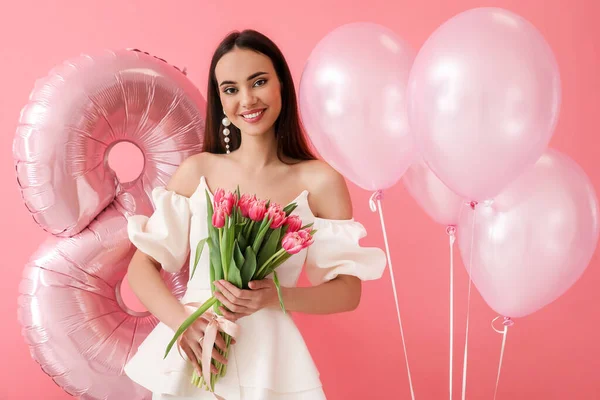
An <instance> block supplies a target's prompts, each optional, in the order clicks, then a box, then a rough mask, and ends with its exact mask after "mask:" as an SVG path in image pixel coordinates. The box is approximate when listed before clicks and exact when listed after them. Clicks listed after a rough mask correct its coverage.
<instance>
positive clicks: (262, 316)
mask: <svg viewBox="0 0 600 400" xmlns="http://www.w3.org/2000/svg"><path fill="white" fill-rule="evenodd" d="M205 190H206V191H208V193H209V196H210V198H211V199H212V193H210V192H209V189H208V186H207V184H206V181H205V178H204V177H202V178H201V180H200V184H199V185H198V187H197V189H196V191H195V192H194V194H193V195H192V196H191V197H189V198H188V197H185V196H182V195H179V194H177V193H175V192H173V191H168V190H166V188H164V187H157V188H155V189H154V190H153V191H152V199H153V202H154V206H155V211H154V213H153V214H152V216H150V217H146V216H143V215H134V216H131V217H129V218H128V234H129V239H130V240H131V242H132V243H133V244H134V245H135V246H136V247H137V248H138V249H139V250H141V251H143V252H144V253H146V254H148V255H150V256H152V257H153V258H154V259H155V260H157V261H158V262H160V264H161V265H162V267H163V268H164V269H165V270H166V271H169V272H177V271H178V270H179V269H180V268H181V267H182V266H183V265H184V264H185V262H186V261H188V260H190V262H193V260H194V259H195V249H196V244H197V243H198V241H199V240H201V239H203V238H205V237H206V236H207V221H206V219H207V207H206V195H205ZM307 196H308V191H306V190H305V191H303V192H302V193H301V194H300V195H298V197H297V198H296V199H295V200H294V201H293V202H295V203H296V204H297V208H296V209H295V210H294V212H293V214H297V215H298V216H299V217H300V218H301V219H302V222H303V224H307V223H310V222H314V225H313V227H314V229H317V232H316V233H315V236H314V243H313V244H312V245H311V246H309V247H308V248H307V249H304V250H302V251H301V252H299V253H297V254H295V255H293V256H292V257H290V258H289V259H288V260H287V261H286V262H285V263H284V264H282V265H280V266H279V267H278V269H277V274H278V277H279V280H280V283H281V285H282V286H285V287H294V286H296V284H297V281H298V277H299V276H300V273H301V271H302V267H303V266H305V268H306V275H307V277H308V279H309V281H310V282H311V283H312V284H313V285H318V284H320V283H323V282H326V281H328V280H331V279H333V278H335V277H336V276H337V275H338V274H346V275H354V276H357V277H359V278H360V279H362V280H372V279H378V278H380V277H381V276H382V274H383V271H384V269H385V266H386V256H385V253H384V252H383V251H382V250H381V249H379V248H376V247H369V248H367V247H361V246H360V245H359V240H360V239H361V238H363V237H364V236H366V230H365V228H364V227H363V225H362V224H360V223H359V222H357V221H355V220H354V219H347V220H330V219H323V218H318V217H315V216H314V215H313V214H312V212H311V210H310V207H309V205H308V200H307ZM210 296H211V292H210V278H209V252H208V251H203V253H202V256H201V258H200V261H199V263H198V267H197V269H196V272H195V274H194V277H193V279H192V280H191V281H189V282H188V288H187V292H186V294H185V295H184V297H183V298H182V299H181V302H182V303H188V302H203V301H205V300H207V299H208V298H209V297H210ZM237 324H238V325H239V326H240V336H239V337H238V338H237V339H236V344H235V345H234V346H232V349H231V350H230V354H229V363H228V368H227V374H226V375H225V377H223V378H220V380H219V381H218V382H217V384H216V386H215V393H216V394H217V395H219V396H221V397H222V398H224V399H225V400H322V399H325V394H324V392H323V389H322V385H321V381H320V379H319V372H318V370H317V368H316V366H315V364H314V362H313V359H312V357H311V355H310V353H309V350H308V349H307V347H306V344H305V342H304V340H303V338H302V335H301V334H300V331H299V330H298V328H297V327H296V325H295V324H294V321H293V320H292V318H291V317H290V316H289V315H286V314H284V313H283V312H282V311H281V309H280V308H279V307H272V308H265V309H262V310H260V311H258V312H256V313H254V314H252V315H250V316H248V317H245V318H242V319H240V320H238V321H237ZM173 333H174V332H173V331H172V330H171V329H170V328H169V327H167V326H166V325H164V324H162V323H159V324H158V325H157V326H156V328H155V329H154V330H153V331H152V332H151V333H150V334H149V335H148V337H147V338H146V339H145V340H144V341H143V342H142V343H141V345H140V346H139V347H138V349H137V352H136V353H135V354H134V356H133V357H132V358H131V359H130V361H129V362H128V363H127V364H126V365H125V373H126V374H127V375H128V376H129V377H130V378H131V379H132V380H133V381H135V382H137V383H138V384H140V385H141V386H143V387H145V388H147V389H148V390H150V391H151V392H152V393H153V394H154V397H153V399H177V398H194V399H214V398H215V397H214V396H213V395H212V394H211V393H209V392H206V391H205V390H204V389H199V388H196V387H194V386H193V385H192V384H191V383H190V381H191V377H192V373H193V367H192V366H191V364H190V363H189V361H187V360H185V359H183V358H182V357H181V356H180V354H179V353H178V351H177V349H176V348H173V349H172V350H171V352H170V353H169V355H168V356H167V357H166V358H164V359H163V355H164V351H165V348H166V346H167V344H168V343H169V341H170V340H171V338H172V337H173Z"/></svg>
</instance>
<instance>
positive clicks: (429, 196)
mask: <svg viewBox="0 0 600 400" xmlns="http://www.w3.org/2000/svg"><path fill="white" fill-rule="evenodd" d="M402 182H403V183H404V186H405V187H406V189H407V190H408V192H409V193H410V194H411V196H412V197H413V198H414V199H415V201H416V202H417V203H418V204H419V205H420V206H421V208H422V209H423V210H424V211H425V212H426V213H427V215H429V216H430V217H431V218H432V219H433V220H434V221H435V222H437V223H438V224H442V225H446V226H450V225H456V223H457V222H458V216H459V215H460V209H461V207H462V205H463V204H464V203H465V201H466V200H465V199H463V198H462V197H460V196H459V195H457V194H456V193H454V192H453V191H452V190H450V189H448V186H446V185H444V183H443V182H442V181H440V179H439V178H438V177H437V176H436V175H435V174H434V173H433V172H432V171H431V169H430V168H429V167H428V166H427V164H426V163H425V162H424V161H423V160H420V161H419V162H417V163H415V164H413V165H411V166H410V168H408V170H407V171H406V173H405V174H404V176H403V177H402Z"/></svg>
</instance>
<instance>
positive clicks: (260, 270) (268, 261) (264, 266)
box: [254, 249, 286, 277]
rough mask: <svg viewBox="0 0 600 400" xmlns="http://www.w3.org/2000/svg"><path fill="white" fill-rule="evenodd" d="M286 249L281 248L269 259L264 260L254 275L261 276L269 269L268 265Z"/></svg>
mask: <svg viewBox="0 0 600 400" xmlns="http://www.w3.org/2000/svg"><path fill="white" fill-rule="evenodd" d="M285 252H286V251H285V250H284V249H279V250H278V251H277V252H275V254H273V255H272V256H271V257H269V259H268V260H267V261H265V262H264V264H263V265H261V266H260V268H259V269H258V271H256V273H255V274H254V276H256V277H259V276H261V273H262V272H263V271H264V270H266V269H267V266H268V265H269V264H270V263H271V261H273V260H275V259H276V258H277V257H279V256H281V255H283V254H284V253H285Z"/></svg>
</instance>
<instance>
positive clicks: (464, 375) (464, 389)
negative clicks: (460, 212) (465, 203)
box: [462, 202, 477, 400]
mask: <svg viewBox="0 0 600 400" xmlns="http://www.w3.org/2000/svg"><path fill="white" fill-rule="evenodd" d="M470 204H471V208H472V209H473V222H472V225H471V248H470V249H469V291H468V294H467V328H466V331H465V353H464V355H463V371H462V400H465V399H466V398H467V358H468V348H469V318H470V315H471V286H472V283H473V280H472V279H471V271H472V267H473V238H474V237H475V216H476V213H475V206H476V205H477V203H475V202H472V203H470Z"/></svg>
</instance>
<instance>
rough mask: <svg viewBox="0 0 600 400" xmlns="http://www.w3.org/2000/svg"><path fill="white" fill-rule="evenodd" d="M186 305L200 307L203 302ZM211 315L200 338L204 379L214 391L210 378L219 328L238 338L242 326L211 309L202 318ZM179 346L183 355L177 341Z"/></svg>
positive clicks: (179, 348)
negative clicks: (213, 351)
mask: <svg viewBox="0 0 600 400" xmlns="http://www.w3.org/2000/svg"><path fill="white" fill-rule="evenodd" d="M185 306H190V307H200V306H202V304H201V303H186V304H185ZM207 316H208V317H209V320H208V325H207V326H206V329H205V330H204V336H203V337H202V338H201V339H200V340H201V341H202V356H201V365H202V376H203V377H204V381H205V382H206V385H207V386H208V388H209V390H210V391H211V392H213V391H214V388H213V387H211V380H210V368H211V360H212V350H213V347H214V345H215V341H216V339H217V335H218V334H219V330H221V331H223V332H225V333H226V334H228V335H229V336H231V337H232V338H234V339H235V338H237V337H238V335H239V333H240V326H239V325H237V324H236V323H235V322H231V321H229V320H228V319H226V318H225V317H223V316H222V315H217V314H215V313H214V312H213V311H212V310H211V309H208V310H207V311H206V312H205V313H204V314H202V316H201V317H200V318H203V317H204V318H206V317H207ZM177 347H178V350H179V354H180V355H181V345H180V344H179V343H177Z"/></svg>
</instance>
